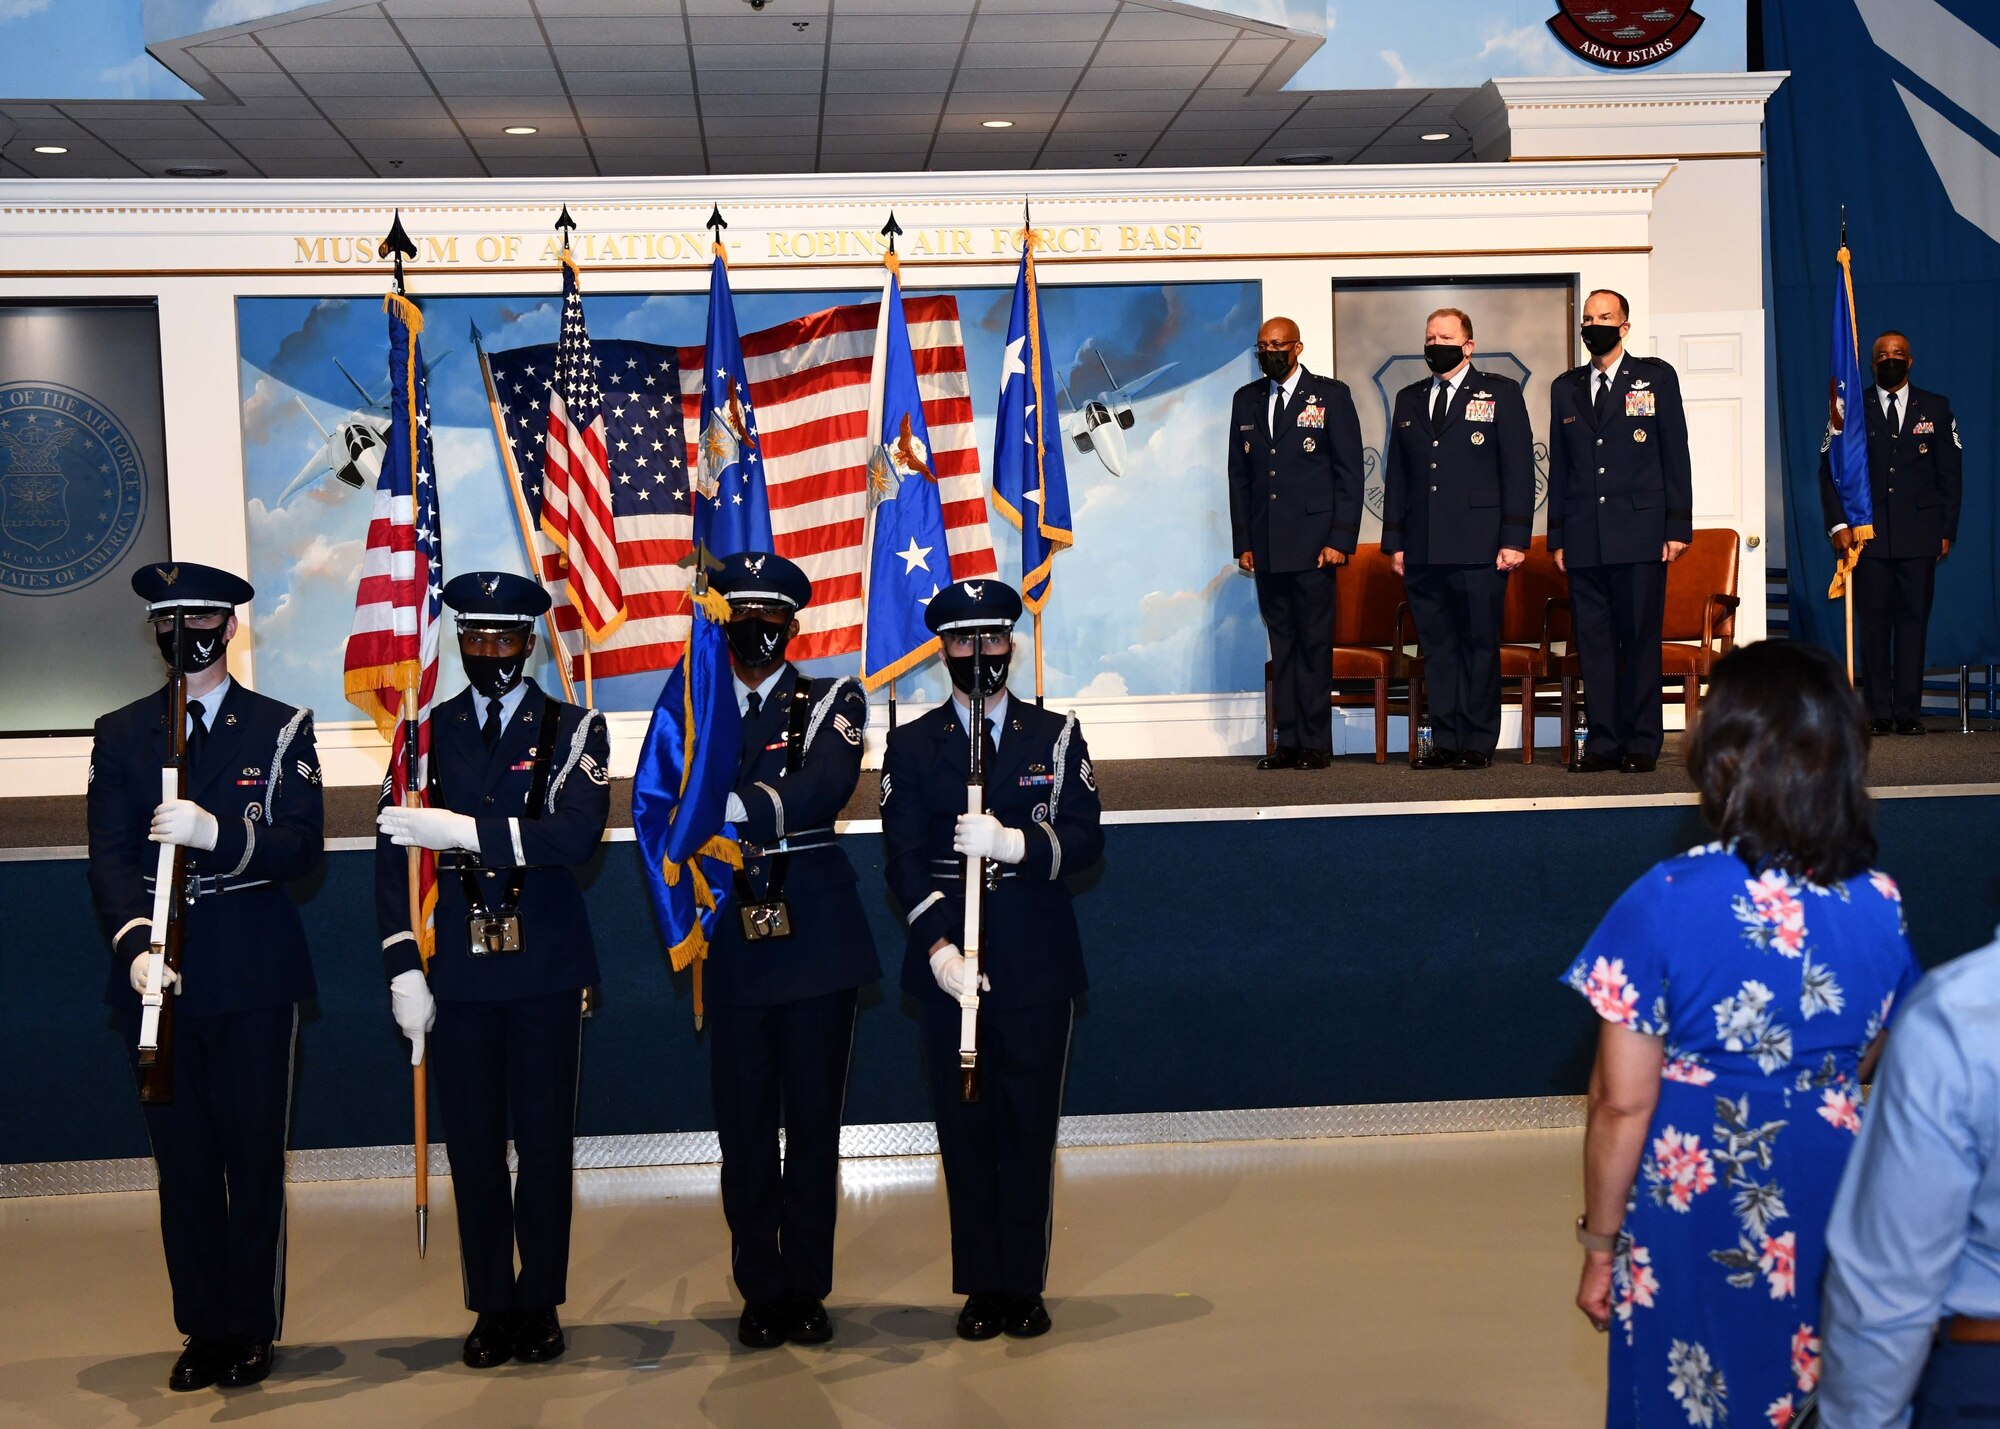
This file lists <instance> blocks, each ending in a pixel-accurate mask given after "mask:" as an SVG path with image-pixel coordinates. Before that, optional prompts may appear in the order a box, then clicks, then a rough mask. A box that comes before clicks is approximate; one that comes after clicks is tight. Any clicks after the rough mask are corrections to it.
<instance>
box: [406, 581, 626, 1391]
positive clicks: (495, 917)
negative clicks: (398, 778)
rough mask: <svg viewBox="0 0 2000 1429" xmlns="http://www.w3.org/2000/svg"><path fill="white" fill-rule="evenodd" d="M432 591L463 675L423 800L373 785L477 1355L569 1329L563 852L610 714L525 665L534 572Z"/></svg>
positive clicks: (589, 796)
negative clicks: (429, 897) (433, 870)
mask: <svg viewBox="0 0 2000 1429" xmlns="http://www.w3.org/2000/svg"><path fill="white" fill-rule="evenodd" d="M444 601H445V604H447V605H449V606H450V607H451V608H452V609H453V610H454V611H456V612H457V626H458V645H459V657H460V660H461V662H462V663H463V664H464V666H465V673H466V677H467V679H468V680H469V681H470V682H471V687H470V688H469V689H465V690H461V691H460V692H459V693H458V694H456V695H454V696H452V698H450V699H448V700H446V701H444V702H443V703H442V704H440V705H438V706H437V707H436V709H435V710H434V711H433V712H432V715H431V753H430V769H431V780H430V789H431V797H430V807H428V808H420V809H408V808H403V807H401V806H400V805H398V804H395V803H392V802H391V800H392V798H393V797H394V794H395V792H396V791H393V790H391V789H389V788H388V786H387V784H386V783H385V785H384V787H383V805H382V807H381V809H380V811H379V812H378V814H377V815H376V825H377V828H378V829H379V831H380V837H379V838H378V839H377V841H376V859H375V891H376V924H377V926H378V928H379V930H380V932H381V935H382V962H383V970H384V972H385V973H386V975H387V977H388V979H389V992H390V1003H391V1007H392V1009H393V1011H394V1013H395V1017H396V1023H397V1026H399V1027H400V1028H401V1029H402V1031H403V1034H404V1035H405V1036H406V1037H408V1038H409V1039H410V1044H411V1058H410V1060H411V1063H412V1065H415V1064H417V1063H419V1062H421V1061H422V1060H423V1057H424V1044H425V1038H426V1035H428V1037H429V1041H430V1045H431V1047H432V1048H433V1049H434V1050H435V1052H436V1054H437V1055H436V1056H435V1057H434V1058H433V1059H432V1066H433V1072H434V1075H433V1077H432V1078H431V1081H432V1084H433V1086H434V1088H435V1090H436V1095H437V1103H438V1111H439V1114H440V1117H441V1119H442V1120H443V1123H444V1144H445V1151H446V1153H447V1155H449V1157H450V1158H451V1190H452V1199H453V1201H454V1202H455V1204H456V1206H457V1209H458V1248H459V1258H460V1264H461V1267H462V1269H463V1271H464V1280H465V1305H466V1308H467V1309H468V1310H471V1311H472V1312H473V1313H474V1315H476V1316H477V1320H476V1322H475V1323H474V1325H473V1328H472V1333H471V1334H470V1335H468V1336H467V1337H466V1340H465V1352H464V1359H465V1362H466V1363H467V1364H468V1365H471V1366H472V1367H473V1368H474V1369H489V1368H491V1367H493V1366H494V1365H499V1364H504V1363H506V1361H508V1360H509V1359H520V1360H525V1361H529V1362H539V1361H543V1360H551V1359H554V1358H555V1357H556V1356H558V1355H560V1354H561V1353H562V1352H563V1349H564V1347H565V1346H564V1340H563V1332H562V1325H561V1322H560V1321H559V1320H558V1318H557V1316H556V1307H557V1306H558V1305H560V1304H562V1303H563V1300H564V1299H565V1298H566V1295H567V1280H568V1272H569V1225H570V1190H571V1180H572V1173H571V1163H572V1157H573V1154H574V1152H573V1144H574V1138H575V1133H576V1095H577V1069H578V1060H579V1054H580V1052H581V1041H582V1018H583V993H584V990H585V989H586V988H588V987H591V986H593V985H594V984H595V983H596V982H597V979H598V972H597V951H596V945H595V944H594V942H593V941H592V939H591V933H590V917H589V914H588V913H587V912H585V910H584V903H583V892H582V890H581V889H580V888H579V887H578V886H577V881H576V875H575V874H574V873H573V872H572V871H571V870H572V869H573V868H574V867H575V865H577V864H580V863H583V862H584V861H585V860H587V859H589V858H590V857H591V856H592V854H594V853H595V852H596V850H597V847H598V844H599V842H600V841H601V840H602V839H603V836H604V824H605V820H606V819H607V818H608V817H609V815H610V812H611V791H610V787H609V785H610V773H609V767H608V766H609V763H610V758H611V747H610V738H609V735H608V734H607V732H606V729H605V724H604V716H602V715H601V714H599V713H597V711H595V710H588V709H584V708H582V707H581V706H578V705H573V704H569V703H566V702H565V701H563V700H559V699H556V698H555V697H554V696H552V695H548V694H544V693H543V692H542V690H541V688H540V687H539V686H537V685H536V683H535V682H534V681H533V680H531V679H528V678H527V677H526V671H527V667H528V661H529V659H530V657H531V656H532V655H533V654H534V648H535V637H534V628H533V627H534V622H535V620H536V619H537V618H538V617H539V616H541V614H542V613H543V612H544V611H546V610H547V609H548V608H549V598H548V596H547V594H546V593H545V592H543V590H542V589H541V587H540V586H538V585H537V584H535V583H534V582H533V581H530V580H528V579H526V578H524V577H521V576H514V575H507V574H503V573H499V572H494V571H472V572H468V573H467V574H464V575H461V576H457V577H455V578H454V579H453V580H452V581H451V582H450V584H448V585H447V586H446V587H445V588H444ZM412 847H419V848H427V849H433V850H436V851H437V853H438V854H439V858H438V876H437V912H436V929H437V933H436V949H435V951H434V953H433V954H432V957H431V961H430V967H429V970H428V973H427V972H426V971H425V969H424V967H423V963H422V958H421V956H420V953H419V950H418V946H417V940H416V937H415V935H414V933H413V932H412V931H411V928H410V904H409V860H408V855H407V852H406V851H407V850H408V849H409V848H412ZM510 1134H511V1136H512V1138H513V1142H514V1150H515V1153H516V1155H517V1157H518V1159H519V1164H520V1174H519V1178H518V1181H517V1182H516V1183H515V1185H514V1186H513V1187H512V1188H511V1190H510V1187H509V1184H508V1176H507V1142H508V1138H509V1136H510ZM517 1249H518V1251H519V1253H520V1268H519V1270H518V1272H517V1271H516V1269H515V1252H516V1250H517Z"/></svg>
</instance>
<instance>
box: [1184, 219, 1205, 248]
mask: <svg viewBox="0 0 2000 1429" xmlns="http://www.w3.org/2000/svg"><path fill="white" fill-rule="evenodd" d="M1181 234H1182V237H1183V239H1184V241H1183V242H1182V244H1181V246H1182V247H1183V248H1185V249H1187V250H1188V251H1189V252H1190V253H1192V252H1195V251H1196V250H1198V249H1199V248H1200V247H1201V225H1200V224H1198V223H1184V224H1182V225H1181Z"/></svg>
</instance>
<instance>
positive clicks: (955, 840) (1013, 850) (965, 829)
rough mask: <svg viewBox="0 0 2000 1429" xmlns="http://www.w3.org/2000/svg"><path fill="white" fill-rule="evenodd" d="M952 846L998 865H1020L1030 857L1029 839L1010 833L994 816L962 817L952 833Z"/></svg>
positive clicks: (1014, 830)
mask: <svg viewBox="0 0 2000 1429" xmlns="http://www.w3.org/2000/svg"><path fill="white" fill-rule="evenodd" d="M951 846H952V847H953V848H955V849H957V850H958V851H959V852H960V853H962V854H966V855H973V854H977V855H978V856H979V857H980V858H990V859H992V860H994V861H995V862H996V863H1019V862H1020V861H1021V860H1022V859H1024V858H1026V857H1027V856H1028V836H1027V835H1026V834H1024V833H1022V832H1021V831H1020V830H1019V829H1010V828H1008V827H1007V826H1006V825H1005V824H1003V823H1001V822H1000V821H999V820H998V819H996V818H994V817H993V816H992V815H991V814H960V815H959V816H958V825H957V827H955V828H954V829H953V830H952V831H951Z"/></svg>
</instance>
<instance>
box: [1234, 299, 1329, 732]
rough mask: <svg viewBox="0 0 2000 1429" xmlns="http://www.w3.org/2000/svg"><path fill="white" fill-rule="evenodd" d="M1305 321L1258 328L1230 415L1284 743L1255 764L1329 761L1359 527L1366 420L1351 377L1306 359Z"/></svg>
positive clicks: (1244, 527) (1241, 553)
mask: <svg viewBox="0 0 2000 1429" xmlns="http://www.w3.org/2000/svg"><path fill="white" fill-rule="evenodd" d="M1304 350H1305V344H1304V343H1302V342H1300V341H1299V328H1298V324H1297V323H1295V322H1293V321H1292V320H1291V319H1290V318H1272V319H1271V320H1270V321H1268V322H1266V323H1265V324H1264V326H1263V327H1262V328H1260V329H1258V332H1257V361H1258V363H1259V365H1260V366H1262V367H1263V369H1264V376H1263V377H1262V378H1260V379H1259V380H1258V381H1255V382H1251V383H1247V384H1246V385H1244V386H1242V387H1239V388H1238V389H1237V390H1236V396H1235V399H1234V401H1233V403H1232V405H1231V407H1230V417H1229V426H1230V432H1229V528H1230V537H1231V548H1232V549H1233V550H1234V551H1235V553H1236V563H1237V565H1238V566H1240V567H1241V568H1242V569H1243V570H1245V571H1248V572H1249V573H1250V574H1252V575H1253V576H1255V577H1256V579H1257V608H1258V610H1259V611H1260V612H1261V613H1262V614H1263V617H1264V628H1265V629H1266V630H1267V631H1268V632H1269V634H1270V637H1271V687H1272V691H1271V692H1272V699H1273V703H1274V704H1275V706H1276V710H1277V725H1278V728H1277V731H1276V735H1277V748H1276V749H1275V750H1274V751H1273V752H1272V753H1271V754H1268V755H1266V756H1265V757H1264V758H1263V759H1261V760H1259V761H1258V763H1257V767H1258V768H1259V769H1324V768H1326V767H1327V765H1329V764H1330V763H1332V762H1333V609H1334V607H1333V585H1334V582H1333V576H1334V570H1335V568H1336V567H1338V566H1341V565H1343V564H1345V563H1346V561H1347V558H1348V557H1349V556H1351V555H1353V554H1354V545H1355V542H1356V541H1358V540H1359V539H1360V535H1361V487H1362V473H1361V419H1360V418H1359V417H1358V416H1356V415H1355V411H1354V398H1353V397H1352V396H1351V395H1350V394H1349V393H1348V390H1347V384H1346V383H1344V382H1336V381H1334V380H1333V379H1332V378H1330V377H1321V376H1318V375H1317V374H1315V373H1311V372H1308V371H1306V370H1305V368H1303V367H1301V366H1300V365H1299V354H1300V353H1301V352H1303V351H1304Z"/></svg>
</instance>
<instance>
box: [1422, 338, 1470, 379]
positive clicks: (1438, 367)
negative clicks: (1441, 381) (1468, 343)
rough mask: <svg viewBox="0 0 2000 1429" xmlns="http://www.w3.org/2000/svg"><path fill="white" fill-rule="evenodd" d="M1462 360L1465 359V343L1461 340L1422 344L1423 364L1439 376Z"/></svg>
mask: <svg viewBox="0 0 2000 1429" xmlns="http://www.w3.org/2000/svg"><path fill="white" fill-rule="evenodd" d="M1463 361H1465V344H1464V343H1462V342H1427V343H1425V344H1424V366H1426V367H1428V368H1430V370H1431V371H1432V372H1434V373H1436V374H1437V375H1438V376H1440V377H1442V376H1444V375H1445V373H1447V372H1449V371H1451V370H1452V368H1454V367H1456V366H1458V364H1459V363H1461V362H1463Z"/></svg>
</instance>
